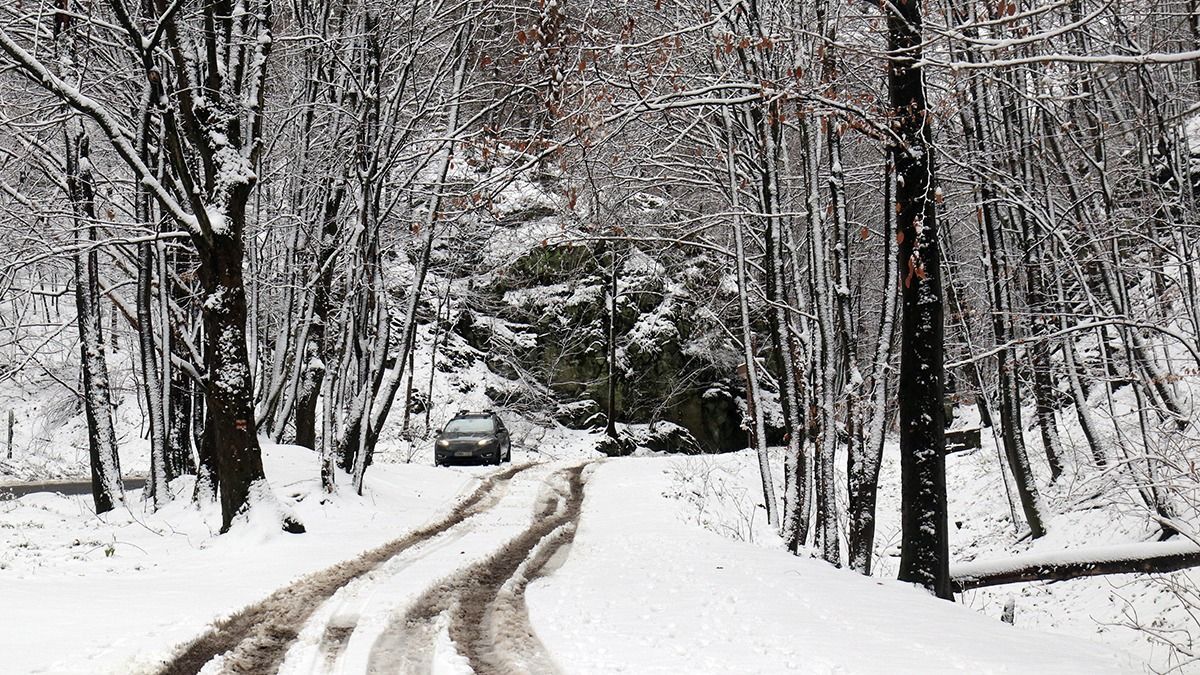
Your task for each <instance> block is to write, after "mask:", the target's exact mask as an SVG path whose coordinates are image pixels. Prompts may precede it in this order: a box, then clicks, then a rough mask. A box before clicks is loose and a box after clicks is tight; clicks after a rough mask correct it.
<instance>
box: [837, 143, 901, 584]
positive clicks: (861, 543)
mask: <svg viewBox="0 0 1200 675" xmlns="http://www.w3.org/2000/svg"><path fill="white" fill-rule="evenodd" d="M892 152H893V151H892V149H891V148H888V150H887V151H886V153H885V158H884V166H883V214H882V215H883V274H882V277H883V308H882V309H881V311H880V316H879V331H878V332H877V333H876V338H875V358H874V359H873V360H872V363H871V372H870V374H869V377H868V378H867V381H868V384H869V386H868V387H866V391H868V392H870V398H869V400H868V402H867V409H866V411H864V413H865V414H864V417H865V419H866V424H865V428H864V434H863V438H862V440H861V442H860V443H859V445H858V448H859V452H858V453H857V454H856V455H851V456H849V457H848V458H847V466H846V478H847V481H848V483H849V486H848V487H849V490H848V493H849V497H850V506H849V515H850V525H849V532H848V534H847V540H848V546H847V548H848V551H849V561H850V568H851V569H853V570H854V571H856V572H859V573H861V574H867V575H869V574H870V573H871V555H872V549H873V548H874V544H875V502H876V497H877V493H878V488H879V467H880V464H881V463H882V460H883V437H884V426H885V424H886V422H887V395H888V386H887V385H888V370H889V369H890V367H891V365H890V364H891V360H892V346H893V345H894V344H895V340H894V339H893V338H894V334H895V317H896V293H897V289H896V278H895V268H894V266H893V261H894V258H893V257H892V256H894V255H895V250H894V247H893V242H894V241H895V237H894V235H893V233H892V209H893V206H892V171H891V170H892V165H891V160H892Z"/></svg>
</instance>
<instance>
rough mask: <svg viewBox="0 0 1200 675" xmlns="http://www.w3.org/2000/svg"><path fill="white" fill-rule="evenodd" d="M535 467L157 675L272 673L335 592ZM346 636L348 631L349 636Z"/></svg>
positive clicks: (511, 471) (246, 615)
mask: <svg viewBox="0 0 1200 675" xmlns="http://www.w3.org/2000/svg"><path fill="white" fill-rule="evenodd" d="M533 466H535V465H534V464H521V465H516V466H512V467H510V468H508V469H505V470H504V471H501V472H498V473H495V474H492V475H490V476H488V477H486V478H485V479H484V480H483V482H482V484H480V485H479V487H477V488H476V489H475V490H474V491H473V492H472V493H471V494H470V495H468V496H467V497H466V498H465V499H463V500H462V501H461V502H459V503H458V505H456V506H455V507H454V509H453V510H452V511H450V513H448V514H447V515H446V516H444V517H443V518H441V519H440V520H438V521H436V522H434V523H432V524H429V525H426V526H425V527H422V528H420V529H418V530H414V531H413V532H411V533H409V534H408V535H406V536H404V537H401V538H400V539H396V540H395V541H392V542H389V543H387V544H384V545H382V546H379V547H377V548H374V549H372V550H370V551H367V552H366V553H364V554H362V555H360V556H359V557H357V558H354V559H353V560H349V561H346V562H343V563H339V564H337V565H334V566H333V567H330V568H328V569H325V570H322V571H320V572H315V573H313V574H310V575H309V576H306V577H304V578H302V579H300V580H299V581H297V582H295V583H293V584H291V585H290V586H287V587H284V588H281V589H279V590H277V591H275V592H274V593H272V594H271V595H270V596H268V597H267V598H266V599H264V600H262V601H260V602H258V603H255V604H253V605H251V606H249V607H247V608H245V609H243V610H241V611H240V612H238V613H237V614H234V615H233V616H231V617H229V618H228V619H225V620H223V621H220V622H218V623H217V624H216V625H215V626H214V627H213V628H212V629H210V630H209V631H208V632H206V633H205V634H204V635H201V636H200V637H199V638H197V639H195V640H193V641H192V642H191V643H189V644H188V645H186V646H185V647H183V648H182V649H181V651H180V652H179V653H177V654H176V656H174V657H173V658H172V659H171V660H170V661H169V662H167V663H166V664H165V665H164V666H163V668H162V669H161V670H160V671H159V673H160V675H193V674H194V673H197V672H199V671H200V670H201V669H202V668H203V667H204V666H205V664H207V663H208V662H209V661H212V660H213V659H214V658H216V657H218V656H224V660H223V662H222V666H221V671H222V672H227V673H246V674H254V675H258V674H261V673H273V672H275V671H276V670H278V668H279V665H280V664H281V663H282V661H283V656H284V654H285V653H286V652H287V649H288V647H289V646H290V645H291V644H292V642H294V641H295V639H296V637H297V636H298V635H299V631H300V628H301V626H303V625H304V623H305V621H307V620H308V618H309V617H310V616H311V615H312V614H313V612H314V611H316V609H317V608H318V607H320V606H321V604H322V603H323V602H324V601H325V600H327V599H329V598H330V597H331V596H332V595H333V594H334V593H335V592H337V590H338V589H339V588H341V587H343V586H345V585H346V584H347V583H349V582H350V581H353V580H354V579H355V578H357V577H360V576H362V575H363V574H366V573H368V572H370V571H372V570H374V569H376V568H377V567H379V566H380V565H381V564H383V563H384V562H386V561H388V560H389V559H391V558H393V557H395V556H396V555H398V554H400V553H402V552H403V551H405V550H407V549H409V548H411V547H413V546H415V545H417V544H420V543H422V542H424V541H427V540H429V539H432V538H434V537H436V536H438V535H440V534H442V533H443V532H445V531H446V530H449V529H450V528H452V527H454V526H455V525H458V524H459V523H461V522H463V521H464V520H466V519H467V518H471V517H473V516H476V515H479V514H481V513H483V512H484V511H486V510H488V509H489V508H491V507H492V506H494V505H495V504H496V503H497V502H498V501H499V494H500V492H501V489H502V488H503V487H504V486H506V485H507V483H508V481H509V480H511V479H512V477H513V476H515V475H517V474H518V473H520V472H522V471H525V470H527V469H529V468H531V467H533ZM350 632H352V630H347V631H346V633H347V635H348V634H349V633H350Z"/></svg>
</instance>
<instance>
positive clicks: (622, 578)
mask: <svg viewBox="0 0 1200 675" xmlns="http://www.w3.org/2000/svg"><path fill="white" fill-rule="evenodd" d="M743 456H744V453H743ZM740 460H741V458H740V457H737V456H725V457H723V458H712V459H710V460H709V461H710V462H716V463H721V462H723V461H724V462H734V463H741V464H744V463H742V462H740ZM691 461H694V460H690V459H688V458H678V457H672V458H630V459H624V460H619V461H608V462H604V463H602V464H600V465H598V466H596V468H595V470H594V471H593V472H592V473H591V475H590V477H589V479H588V483H587V490H586V494H587V497H586V499H585V502H584V516H583V518H582V519H581V521H580V524H579V529H578V532H577V534H576V537H575V542H574V544H573V545H572V546H571V548H570V552H569V554H568V556H567V558H566V561H565V563H564V564H563V565H562V566H561V567H560V568H558V569H557V570H556V571H554V573H553V574H552V575H550V576H548V577H545V578H543V579H541V580H539V581H536V582H534V583H533V584H532V585H531V586H530V589H529V591H528V597H529V601H530V615H531V618H532V622H533V626H534V628H535V629H536V630H537V633H538V635H539V636H540V637H541V639H542V641H543V642H544V643H545V645H546V647H547V649H548V650H549V652H550V653H551V654H552V655H554V657H555V660H556V661H557V663H558V664H559V665H560V666H561V667H562V668H563V670H564V671H565V672H570V673H620V672H625V673H677V672H681V671H680V668H681V667H685V668H686V672H689V673H732V672H737V673H778V672H800V673H940V672H959V673H1080V674H1085V673H1086V674H1099V673H1116V672H1140V668H1138V667H1137V666H1136V665H1135V664H1134V663H1133V661H1132V660H1131V659H1130V658H1129V657H1128V656H1126V655H1124V654H1121V653H1119V652H1117V651H1115V650H1112V649H1111V648H1108V647H1105V646H1102V645H1099V644H1096V643H1089V642H1086V641H1084V640H1079V639H1073V638H1068V637H1063V636H1056V635H1048V634H1045V633H1035V632H1030V631H1026V630H1021V629H1017V628H1013V627H1010V626H1007V625H1005V624H1003V623H1001V622H1000V621H998V620H996V619H991V618H988V617H985V616H981V615H979V614H978V613H975V612H971V611H969V610H966V609H965V608H963V607H960V606H956V605H954V604H951V603H948V602H944V601H940V600H936V599H933V598H931V597H930V596H928V595H927V594H925V593H923V592H921V591H919V590H916V589H914V588H912V587H909V586H907V585H905V584H900V583H898V582H895V581H884V580H878V579H867V578H863V577H861V576H858V575H856V574H853V573H851V572H848V571H846V570H837V569H834V568H832V567H830V566H829V565H826V564H825V563H823V562H819V561H816V560H812V559H804V558H797V557H795V556H792V555H789V554H787V553H786V552H784V551H782V550H779V549H777V548H772V547H766V546H758V545H754V544H751V543H748V542H740V541H735V540H733V539H730V538H728V537H723V536H720V535H718V534H716V533H715V532H712V531H709V530H707V529H706V528H704V527H702V526H699V525H697V524H693V522H692V521H693V518H694V516H695V506H694V504H693V503H690V502H689V500H687V499H677V498H674V497H675V494H676V492H677V488H678V487H679V485H678V483H677V478H676V477H677V476H678V475H679V473H678V470H677V469H678V467H677V466H676V465H678V464H681V463H687V462H691ZM718 470H719V469H718Z"/></svg>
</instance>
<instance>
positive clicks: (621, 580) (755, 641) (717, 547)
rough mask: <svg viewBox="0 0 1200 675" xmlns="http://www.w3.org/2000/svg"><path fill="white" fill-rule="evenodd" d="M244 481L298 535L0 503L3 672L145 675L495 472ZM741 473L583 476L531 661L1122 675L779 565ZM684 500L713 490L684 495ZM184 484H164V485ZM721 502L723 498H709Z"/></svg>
mask: <svg viewBox="0 0 1200 675" xmlns="http://www.w3.org/2000/svg"><path fill="white" fill-rule="evenodd" d="M582 436H583V435H582V434H578V435H576V442H577V444H578V445H577V446H576V447H575V448H574V453H573V454H574V455H575V456H576V458H577V459H575V460H570V461H567V460H558V461H552V462H548V463H545V464H542V465H535V466H534V467H533V468H532V469H529V470H526V471H524V472H521V473H520V474H518V475H519V476H523V477H524V478H523V481H524V482H519V481H517V480H516V479H515V478H514V480H513V486H512V487H511V488H510V489H508V490H507V491H505V492H497V496H496V502H495V504H494V505H489V506H488V508H487V509H485V510H482V511H480V513H479V515H477V516H473V517H472V519H471V520H470V521H464V522H463V523H461V524H459V525H455V526H454V527H453V528H451V529H450V530H447V531H446V532H445V533H444V534H440V535H438V537H437V538H431V539H429V540H428V543H426V544H422V545H418V546H416V547H414V548H412V549H410V550H408V551H406V552H404V553H402V554H401V555H398V556H397V557H396V558H395V559H393V560H391V561H388V562H387V563H385V564H384V565H382V566H381V567H379V568H378V569H377V570H375V571H373V572H371V573H369V574H368V575H366V576H364V577H361V578H360V579H359V580H357V581H355V582H352V584H351V585H349V586H347V587H345V588H344V589H343V590H341V591H339V592H338V593H337V594H335V595H334V596H333V598H331V599H330V600H329V601H328V602H326V603H325V604H324V605H323V606H321V607H319V608H316V611H315V612H314V613H313V615H312V617H311V619H310V620H309V621H308V623H307V624H306V625H305V628H304V629H303V630H302V631H300V638H299V640H298V641H297V642H296V643H295V645H294V646H293V648H292V651H291V652H289V654H288V659H287V661H286V662H285V665H284V672H290V673H301V672H346V673H351V672H354V673H357V672H363V670H364V667H365V666H366V665H367V664H369V663H372V662H374V661H372V659H375V660H377V659H379V658H381V657H380V656H379V654H380V648H379V644H380V643H381V641H384V640H385V638H386V636H387V635H388V634H389V633H388V630H389V628H388V627H389V625H391V624H393V623H394V622H395V620H396V617H397V616H404V612H405V611H408V609H409V607H410V606H411V605H413V603H417V602H419V601H420V596H421V594H422V592H426V591H428V590H429V589H431V588H436V587H437V586H438V584H439V583H450V582H449V581H444V580H445V579H448V578H450V577H452V576H453V575H454V574H455V573H456V572H459V571H461V570H463V569H468V568H469V566H471V565H476V566H478V565H479V564H481V562H482V563H486V562H487V561H488V556H489V554H490V553H492V552H493V551H496V550H498V549H500V548H501V547H502V546H503V545H504V544H505V542H506V541H509V540H512V539H513V538H514V537H517V536H518V535H519V534H520V533H521V531H522V529H523V528H526V527H533V526H536V524H537V520H538V517H539V516H538V515H537V514H545V513H548V511H547V510H546V508H547V507H546V503H547V502H546V499H547V495H548V494H550V493H552V492H553V490H555V489H560V490H561V488H556V487H555V484H554V480H553V476H552V472H555V471H558V472H559V473H561V467H569V466H572V465H576V466H577V465H578V463H579V462H580V461H583V460H586V459H589V458H591V453H590V452H589V451H588V450H587V449H586V448H587V445H586V439H584V438H582ZM564 452H566V451H565V450H564ZM538 459H540V458H538V457H537V456H536V455H528V454H525V453H519V454H518V456H516V457H514V460H515V463H516V464H519V463H521V462H527V461H531V460H538ZM266 468H267V471H268V476H269V477H270V478H271V480H272V484H273V487H274V489H275V492H276V494H277V495H278V496H279V497H280V498H282V499H283V500H284V501H285V503H286V504H287V505H288V507H289V508H291V509H293V510H294V511H295V512H296V513H297V514H298V515H299V516H300V517H301V518H302V519H303V521H304V523H305V525H306V526H307V527H308V533H307V534H304V535H287V534H283V533H281V532H279V531H277V528H276V526H275V522H274V520H273V519H271V518H264V519H263V521H262V522H250V523H246V524H243V526H242V527H238V528H235V529H234V531H233V532H232V533H230V534H228V535H223V536H217V535H216V534H215V528H216V526H217V524H218V523H219V514H218V513H216V511H215V509H213V510H209V511H203V512H200V511H195V510H194V508H193V507H192V506H191V505H190V502H189V501H188V500H187V499H186V495H181V498H180V499H178V500H177V501H176V502H174V503H173V504H172V505H171V506H169V507H168V508H166V509H164V510H163V511H160V512H159V513H157V514H154V515H146V514H144V513H142V511H141V509H140V507H139V506H138V505H137V502H136V501H133V502H131V504H133V506H132V507H131V508H130V509H127V510H120V511H118V512H115V513H113V514H109V515H108V516H106V517H104V518H97V517H96V516H94V515H92V514H91V513H90V512H89V508H88V502H87V501H86V498H84V497H62V496H55V495H32V496H28V497H24V498H21V499H18V500H15V501H11V502H5V503H3V504H2V505H0V538H2V542H3V549H2V550H3V553H2V554H0V555H3V558H0V597H3V598H4V602H5V608H6V609H5V611H4V612H3V613H0V653H3V654H4V655H5V664H4V668H3V671H4V672H14V673H72V672H80V673H82V672H88V673H136V672H152V671H153V670H154V668H155V667H156V666H158V665H159V664H161V662H162V659H163V658H165V657H167V656H169V655H170V654H171V652H172V651H173V650H174V649H176V648H177V646H178V645H180V644H181V643H184V642H186V641H187V640H189V639H190V638H192V637H195V636H197V635H198V634H200V633H201V632H203V631H204V629H205V628H206V627H207V626H209V625H210V624H212V622H213V621H215V620H219V619H220V618H223V617H226V616H229V615H230V614H232V613H234V612H235V611H237V610H239V609H241V608H242V607H244V606H246V605H248V604H250V603H253V602H255V601H257V600H259V599H261V598H262V597H264V596H266V595H268V594H269V593H270V592H271V591H273V590H274V589H276V588H278V587H280V586H283V585H285V584H287V583H289V582H291V581H292V580H295V579H297V578H298V577H301V576H303V575H305V574H308V573H312V572H314V571H317V570H320V569H322V568H325V567H327V566H330V565H332V564H334V563H337V562H339V561H342V560H346V559H349V558H352V557H354V556H355V555H357V554H358V553H360V552H362V551H364V550H366V549H368V548H372V547H374V546H377V545H380V544H382V543H384V542H386V541H389V540H392V539H395V538H397V537H400V536H402V535H404V534H406V533H408V532H411V531H412V530H414V529H416V528H417V527H419V526H421V525H423V524H425V523H428V522H430V521H431V520H433V519H436V518H437V517H438V516H439V515H441V514H443V513H444V512H446V511H447V510H449V509H450V508H451V507H452V506H453V505H454V504H455V503H456V501H458V500H459V499H461V498H462V497H463V495H465V494H467V493H468V492H470V491H471V490H472V488H473V486H475V485H477V484H478V479H479V478H481V477H482V476H484V475H488V474H490V473H492V472H494V471H495V469H488V468H464V469H435V468H433V467H430V466H427V465H422V464H377V465H375V466H374V467H372V470H371V472H370V473H369V474H368V479H367V490H366V494H365V495H364V496H363V497H361V498H360V497H357V496H354V495H353V494H349V491H348V490H347V491H344V492H342V493H339V494H338V495H336V496H335V497H333V498H330V499H327V500H322V495H321V493H320V491H319V487H318V485H317V481H316V463H315V458H314V457H313V456H312V454H311V453H309V452H308V451H307V450H304V449H302V448H295V447H291V446H268V448H267V450H266ZM749 468H752V463H751V462H750V455H749V453H735V454H731V455H723V456H719V457H706V458H688V457H634V458H627V459H619V460H604V461H599V462H593V463H592V464H591V465H590V466H588V467H587V468H586V469H585V472H584V476H585V479H586V487H585V491H584V495H585V499H584V501H583V508H582V515H581V516H580V517H579V520H578V525H577V528H578V529H577V533H576V535H575V539H574V543H573V544H571V545H570V546H569V547H566V548H564V549H563V550H562V551H560V552H559V553H557V554H556V555H555V556H554V558H553V559H552V560H551V561H550V563H549V564H547V565H546V566H545V568H543V569H542V570H541V574H540V576H538V575H536V574H533V573H531V574H530V577H531V578H532V579H533V580H532V583H531V585H530V586H529V588H528V589H527V591H526V595H525V597H526V598H527V600H528V605H529V608H528V623H529V624H530V625H532V627H533V631H534V633H535V634H536V639H538V640H540V642H541V644H542V645H543V646H544V649H545V651H546V652H547V654H548V656H549V658H550V659H551V660H552V661H553V662H554V663H555V664H556V665H557V666H558V667H559V668H561V669H562V670H563V671H564V672H567V673H575V672H578V673H617V672H636V673H656V672H657V673H677V672H682V671H681V670H680V668H686V672H690V673H700V672H711V673H725V672H739V673H752V672H786V671H794V672H807V673H826V672H830V673H833V672H845V673H859V672H922V673H928V672H970V673H980V672H1014V673H1016V672H1055V673H1109V672H1140V669H1139V667H1138V666H1137V664H1136V663H1135V661H1134V660H1132V659H1130V658H1129V657H1127V656H1125V655H1123V654H1121V653H1119V652H1118V651H1115V650H1113V649H1112V648H1111V647H1108V646H1104V645H1101V644H1098V643H1089V642H1087V641H1084V640H1079V639H1073V638H1067V637H1061V636H1055V635H1048V634H1046V633H1037V632H1031V631H1027V630H1021V629H1019V628H1013V627H1010V626H1007V625H1005V624H1003V623H1001V622H999V621H998V620H996V619H995V618H991V617H987V616H982V615H980V614H979V613H977V612H973V611H971V610H969V609H966V608H963V607H961V606H956V605H954V604H951V603H946V602H943V601H939V600H935V599H932V598H930V597H928V596H927V595H925V594H924V593H922V592H920V591H918V590H915V589H913V588H910V587H907V586H905V585H903V584H899V583H897V582H894V581H885V580H877V579H865V578H862V577H859V576H857V575H855V574H853V573H851V572H848V571H845V570H836V569H833V568H831V567H829V566H827V565H825V564H824V563H821V562H818V561H815V560H809V559H802V558H796V557H794V556H791V555H789V554H787V553H785V552H783V551H781V550H779V549H778V547H777V546H775V544H776V543H777V542H775V541H774V538H773V535H772V534H770V533H769V531H768V529H767V528H766V527H765V523H762V522H757V521H756V520H755V516H754V515H753V514H754V509H755V507H754V502H755V500H754V497H755V495H754V492H753V483H752V482H751V481H752V474H751V473H750V472H748V471H747V470H746V469H749ZM554 475H557V474H554ZM718 483H719V485H717V484H718ZM705 484H707V485H710V486H713V485H717V486H718V487H720V491H719V494H720V496H719V497H717V496H712V495H710V496H707V497H706V496H705V493H704V492H703V489H702V488H701V489H698V486H702V485H705ZM187 487H188V486H187V480H186V479H184V480H182V481H180V482H179V483H178V484H177V485H176V486H175V488H176V490H177V491H179V492H180V493H184V492H186V489H187ZM713 494H716V492H714V493H713ZM736 494H742V497H743V499H730V498H729V497H728V496H729V495H736ZM131 496H132V498H133V499H134V500H136V498H137V494H136V493H134V494H133V495H131ZM747 508H749V509H750V511H749V512H747V511H745V509H747ZM541 517H545V516H544V515H543V516H541ZM739 522H741V524H740V525H739V524H738V523H739ZM723 524H724V525H723ZM722 527H725V528H727V529H725V531H721V529H722ZM739 528H741V529H740V530H739ZM739 539H741V540H740V541H739ZM751 540H753V541H751ZM517 574H518V576H519V575H520V574H521V572H520V571H519V570H518V572H517ZM508 585H511V583H510V584H508ZM506 587H507V586H506ZM424 602H430V601H429V600H428V598H427V599H425V600H424ZM432 606H437V605H436V603H434V604H433V605H432ZM445 611H450V610H445ZM494 614H496V613H495V612H491V613H489V615H488V616H492V615H494ZM489 620H493V621H494V620H496V619H489ZM432 625H433V627H434V628H433V630H435V631H436V634H435V635H434V638H435V640H434V643H433V647H432V649H433V654H432V655H431V656H430V658H431V659H432V661H431V663H432V664H433V665H434V666H435V668H434V671H435V672H464V671H463V668H464V667H465V659H464V658H463V657H461V656H460V655H458V653H457V651H458V647H457V646H456V645H455V644H454V643H453V642H452V641H451V638H450V635H451V633H450V632H446V628H445V622H444V621H442V620H441V619H438V622H435V623H434V624H432ZM331 628H332V629H333V630H332V631H331ZM338 629H345V630H352V631H353V632H352V633H349V634H347V636H346V637H344V638H343V639H344V640H345V644H344V645H343V646H342V647H341V648H340V650H339V651H338V652H337V653H336V654H335V656H336V657H337V658H336V659H333V660H326V659H325V657H326V656H328V655H327V654H326V653H325V652H323V651H322V648H323V647H322V646H323V644H325V643H326V642H328V640H329V636H330V635H338V634H339V633H338V632H337V630H338ZM384 651H386V650H384Z"/></svg>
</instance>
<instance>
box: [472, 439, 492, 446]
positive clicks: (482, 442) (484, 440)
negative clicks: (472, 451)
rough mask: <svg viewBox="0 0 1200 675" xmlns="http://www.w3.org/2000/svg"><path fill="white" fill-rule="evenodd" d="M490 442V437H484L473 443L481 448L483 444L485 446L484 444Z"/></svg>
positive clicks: (489, 443)
mask: <svg viewBox="0 0 1200 675" xmlns="http://www.w3.org/2000/svg"><path fill="white" fill-rule="evenodd" d="M491 444H492V439H490V438H485V439H483V440H482V441H479V442H478V443H476V444H475V445H478V446H479V447H481V448H482V447H483V446H485V445H491Z"/></svg>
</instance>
